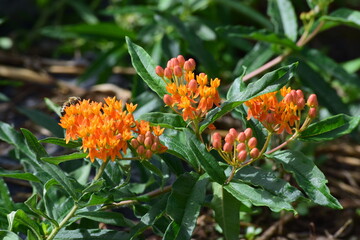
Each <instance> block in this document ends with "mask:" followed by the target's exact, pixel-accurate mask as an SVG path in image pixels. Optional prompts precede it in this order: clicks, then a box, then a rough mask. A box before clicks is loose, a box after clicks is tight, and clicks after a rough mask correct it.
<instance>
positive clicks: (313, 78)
mask: <svg viewBox="0 0 360 240" xmlns="http://www.w3.org/2000/svg"><path fill="white" fill-rule="evenodd" d="M319 71H320V72H321V71H323V70H322V69H319ZM297 73H298V75H299V77H300V79H301V81H302V83H303V84H304V85H306V86H308V87H310V88H311V89H312V90H313V91H314V92H315V93H316V95H317V97H318V100H319V103H320V104H323V105H325V106H326V108H327V109H328V110H329V111H330V112H331V113H333V114H339V113H346V114H348V113H349V110H348V108H347V106H346V105H345V104H344V103H343V102H342V101H341V99H340V97H339V96H338V94H337V93H336V91H335V89H333V88H332V87H331V86H329V84H328V83H327V82H326V81H325V80H324V78H323V77H322V76H321V75H320V73H319V72H316V71H315V70H314V69H312V68H311V67H310V66H309V65H308V64H307V63H305V62H300V64H299V68H298V71H297Z"/></svg>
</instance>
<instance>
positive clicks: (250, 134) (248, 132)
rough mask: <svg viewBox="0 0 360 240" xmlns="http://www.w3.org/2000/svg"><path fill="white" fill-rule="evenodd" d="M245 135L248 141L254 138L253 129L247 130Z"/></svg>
mask: <svg viewBox="0 0 360 240" xmlns="http://www.w3.org/2000/svg"><path fill="white" fill-rule="evenodd" d="M244 133H245V136H246V140H248V139H250V138H251V137H252V134H253V132H252V129H251V128H247V129H245V131H244Z"/></svg>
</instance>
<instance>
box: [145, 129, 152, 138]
mask: <svg viewBox="0 0 360 240" xmlns="http://www.w3.org/2000/svg"><path fill="white" fill-rule="evenodd" d="M145 137H146V138H147V137H151V138H152V137H153V135H152V133H151V132H150V131H147V132H146V133H145Z"/></svg>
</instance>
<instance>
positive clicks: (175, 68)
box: [174, 65, 183, 77]
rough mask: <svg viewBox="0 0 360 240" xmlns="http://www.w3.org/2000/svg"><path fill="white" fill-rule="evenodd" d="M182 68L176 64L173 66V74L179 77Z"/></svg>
mask: <svg viewBox="0 0 360 240" xmlns="http://www.w3.org/2000/svg"><path fill="white" fill-rule="evenodd" d="M182 74H183V73H182V69H181V67H180V66H178V65H176V66H175V67H174V75H175V76H177V77H181V76H182Z"/></svg>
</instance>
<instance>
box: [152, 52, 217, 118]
mask: <svg viewBox="0 0 360 240" xmlns="http://www.w3.org/2000/svg"><path fill="white" fill-rule="evenodd" d="M195 67H196V63H195V60H194V59H192V58H190V59H188V60H185V59H184V57H183V56H182V55H179V56H178V57H176V58H172V59H170V60H169V61H168V63H167V67H166V68H165V69H163V68H162V67H161V66H157V67H156V69H155V72H156V74H157V75H158V76H160V77H162V79H163V80H164V81H165V83H166V90H167V92H168V94H165V95H164V98H163V100H164V103H165V104H166V105H167V106H169V107H171V108H172V109H173V110H174V111H175V112H177V113H178V114H180V115H181V116H182V117H183V119H184V120H185V121H187V120H198V121H199V120H200V119H202V118H203V117H204V116H205V115H206V113H207V112H208V111H209V110H210V109H211V108H212V107H213V106H214V105H216V106H219V104H220V96H219V93H218V90H217V89H218V87H219V86H220V80H219V79H218V78H215V79H214V80H213V79H210V81H209V80H208V76H207V75H206V74H205V73H200V74H199V75H196V76H195V74H194V72H193V71H194V70H195Z"/></svg>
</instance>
